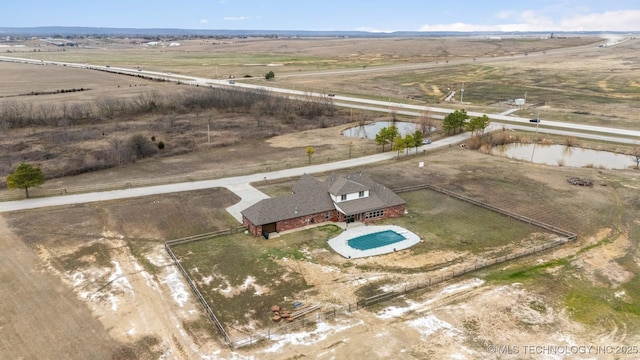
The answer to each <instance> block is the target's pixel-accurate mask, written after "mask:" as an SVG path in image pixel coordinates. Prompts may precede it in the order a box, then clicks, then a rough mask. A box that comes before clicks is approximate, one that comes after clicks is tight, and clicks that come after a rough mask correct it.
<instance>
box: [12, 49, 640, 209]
mask: <svg viewBox="0 0 640 360" xmlns="http://www.w3.org/2000/svg"><path fill="white" fill-rule="evenodd" d="M558 51H561V50H558ZM563 51H567V50H563ZM491 60H494V61H495V58H492V59H491ZM0 61H9V62H17V63H26V64H36V65H59V66H69V67H75V68H82V69H91V70H99V71H107V72H113V73H117V74H126V75H134V76H137V75H142V76H145V77H148V78H153V79H159V80H164V81H174V82H179V83H182V84H188V85H193V86H204V87H224V88H239V89H247V90H256V89H262V90H267V91H269V92H271V93H274V94H279V95H281V96H286V97H288V98H306V97H309V96H314V97H323V98H327V97H328V96H327V94H323V93H312V92H306V91H298V90H291V89H283V88H278V87H274V86H264V85H255V84H247V83H242V82H239V81H238V79H234V80H235V81H234V84H230V83H229V80H228V79H224V80H222V79H208V78H201V77H193V76H185V75H179V74H170V73H166V72H157V71H146V70H141V69H128V68H121V67H111V66H97V65H88V64H77V63H65V62H53V61H41V60H33V59H24V58H14V57H7V56H0ZM452 65H454V64H452V63H449V64H447V66H452ZM415 66H424V64H419V65H415ZM395 69H397V67H396V68H394V70H395ZM331 74H333V75H337V74H341V73H340V72H333V73H331ZM329 98H330V99H331V101H332V102H333V103H334V104H335V105H336V106H342V107H349V108H354V109H364V110H370V111H380V112H389V111H391V110H393V111H394V112H396V113H397V114H401V115H407V116H416V117H418V116H421V115H422V114H424V113H427V112H428V113H430V115H431V116H433V117H435V118H443V117H444V116H446V114H449V113H451V112H452V110H451V109H446V108H440V107H432V106H421V105H411V104H403V103H396V102H390V101H379V100H370V99H362V98H357V97H352V96H340V95H335V96H332V97H329ZM433 114H438V115H433ZM468 115H469V116H472V117H475V116H482V115H487V116H488V117H489V118H490V119H491V130H494V131H495V130H500V129H501V128H504V129H514V130H523V131H537V132H540V133H549V134H557V135H563V136H572V137H576V138H586V139H592V140H601V141H608V142H614V143H615V142H617V143H625V144H640V131H636V130H626V129H618V128H611V127H603V126H594V125H582V124H575V123H566V122H560V121H553V120H546V119H541V122H540V124H539V126H538V127H537V128H536V126H532V124H531V123H530V122H529V119H523V118H520V117H516V116H510V115H500V114H485V113H479V112H468ZM469 136H470V134H467V133H462V134H459V135H456V136H453V137H448V138H445V139H443V140H440V141H437V142H434V143H432V144H430V145H424V146H422V147H420V149H419V151H430V150H433V149H437V148H441V147H448V146H451V145H452V144H456V143H459V142H463V141H464V140H465V139H467V138H468V137H469ZM395 156H396V154H395V152H386V153H380V154H375V155H371V156H366V157H360V158H354V159H349V160H344V161H338V162H333V163H328V164H321V165H311V166H306V167H301V168H293V169H286V170H281V171H275V172H271V173H260V174H253V175H246V176H238V177H231V178H224V179H216V180H205V181H195V182H185V183H179V184H168V185H158V186H149V187H142V188H131V189H125V190H114V191H104V192H96V193H87V194H74V195H65V196H56V197H46V198H32V199H25V200H20V201H7V202H0V213H2V212H8V211H16V210H25V209H35V208H41V207H49V206H60V205H70V204H79V203H88V202H95V201H106V200H116V199H124V198H131V197H139V196H147V195H154V194H164V193H172V192H180V191H191V190H199V189H207V188H215V187H225V188H228V189H229V190H231V191H234V192H235V193H237V194H238V195H239V196H240V197H241V198H242V200H241V202H239V203H238V204H235V205H234V206H232V207H230V208H229V209H228V211H229V212H230V213H231V214H232V215H233V216H234V217H235V218H236V219H238V220H240V213H239V212H240V211H241V210H242V209H244V208H246V207H248V206H249V205H251V204H253V203H255V202H257V201H259V200H261V199H263V198H266V195H265V194H263V193H261V192H259V191H258V190H256V189H254V188H252V187H251V186H249V185H248V184H249V183H251V182H255V181H260V180H262V179H263V178H264V177H267V178H269V179H277V178H285V177H293V176H300V175H302V174H305V173H307V174H312V173H319V172H326V171H333V170H339V169H344V168H350V167H355V166H360V165H363V164H370V163H375V162H379V161H383V160H389V159H391V158H393V157H395Z"/></svg>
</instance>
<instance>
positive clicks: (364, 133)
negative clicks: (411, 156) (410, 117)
mask: <svg viewBox="0 0 640 360" xmlns="http://www.w3.org/2000/svg"><path fill="white" fill-rule="evenodd" d="M392 125H394V123H392V122H390V121H376V122H372V123H369V124H366V125H363V126H354V127H351V128H348V129H346V130H344V131H343V132H342V135H344V136H346V137H351V138H358V139H375V138H376V134H378V133H379V132H380V130H382V128H385V127H390V126H392ZM395 126H396V127H397V128H398V131H399V132H400V135H401V136H405V135H408V134H413V133H414V132H416V130H420V124H416V123H412V122H406V121H396V122H395ZM434 130H435V128H434V127H432V128H431V131H434Z"/></svg>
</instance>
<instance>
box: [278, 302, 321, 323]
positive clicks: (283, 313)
mask: <svg viewBox="0 0 640 360" xmlns="http://www.w3.org/2000/svg"><path fill="white" fill-rule="evenodd" d="M321 306H322V304H316V305H313V306H309V305H302V306H300V307H297V308H295V310H293V311H292V310H284V309H283V308H281V307H280V306H279V305H273V306H272V307H271V312H272V313H273V316H272V317H271V320H273V321H280V320H284V321H287V322H291V321H293V320H295V319H297V318H300V317H302V316H305V315H307V314H309V313H312V312H314V311H316V310H318V309H320V307H321Z"/></svg>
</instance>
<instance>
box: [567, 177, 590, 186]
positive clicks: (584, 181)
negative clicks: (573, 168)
mask: <svg viewBox="0 0 640 360" xmlns="http://www.w3.org/2000/svg"><path fill="white" fill-rule="evenodd" d="M567 181H568V182H569V184H572V185H579V186H593V182H592V181H591V180H589V179H584V178H579V177H570V178H568V179H567Z"/></svg>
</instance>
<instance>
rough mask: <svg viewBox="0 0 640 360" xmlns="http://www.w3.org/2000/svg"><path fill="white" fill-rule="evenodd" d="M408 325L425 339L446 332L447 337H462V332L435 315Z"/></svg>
mask: <svg viewBox="0 0 640 360" xmlns="http://www.w3.org/2000/svg"><path fill="white" fill-rule="evenodd" d="M407 324H409V326H412V327H413V328H415V329H416V330H418V331H419V332H420V334H422V337H423V338H428V337H429V336H431V335H433V334H435V333H436V332H438V331H444V332H445V334H446V335H447V336H460V335H462V331H460V330H458V329H457V328H456V327H455V326H453V325H451V324H449V323H448V322H446V321H442V320H440V319H438V318H437V317H436V316H435V315H432V314H429V315H427V316H425V317H421V318H418V319H415V320H411V321H409V322H407Z"/></svg>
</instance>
